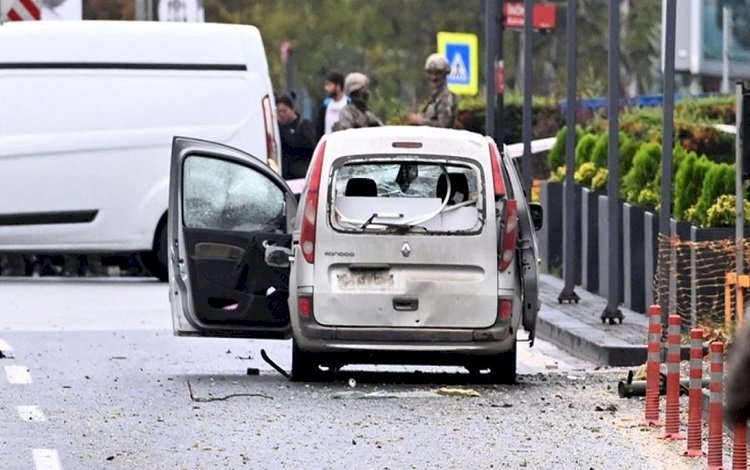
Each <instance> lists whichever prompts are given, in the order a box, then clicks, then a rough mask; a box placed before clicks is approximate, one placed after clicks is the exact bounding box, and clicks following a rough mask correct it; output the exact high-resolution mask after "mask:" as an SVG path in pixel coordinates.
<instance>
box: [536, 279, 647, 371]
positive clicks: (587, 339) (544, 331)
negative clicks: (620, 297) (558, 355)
mask: <svg viewBox="0 0 750 470" xmlns="http://www.w3.org/2000/svg"><path fill="white" fill-rule="evenodd" d="M539 284H540V289H539V297H540V300H541V302H542V307H541V309H540V311H539V318H538V319H537V336H538V337H539V338H541V339H543V340H545V341H549V342H550V343H552V344H554V345H556V346H557V347H559V348H561V349H564V350H566V351H568V352H569V353H571V354H573V355H575V356H578V357H582V358H584V359H587V360H590V361H593V362H596V363H598V364H602V365H608V366H635V365H641V364H643V363H645V362H646V337H647V333H648V318H647V316H646V315H644V314H642V313H638V312H634V311H632V310H628V309H626V308H625V307H622V306H620V311H621V312H622V313H623V315H624V316H625V318H624V319H623V321H622V324H619V323H616V324H614V325H610V324H609V322H606V323H602V320H601V314H602V312H603V311H604V308H605V307H606V306H607V299H605V298H603V297H599V296H597V295H594V294H592V293H590V292H588V291H586V290H584V289H583V288H582V287H580V286H576V288H575V292H576V294H578V296H579V297H580V298H581V300H580V301H579V302H578V303H577V304H575V303H574V304H568V303H564V304H560V303H558V301H557V297H558V295H559V294H560V292H562V290H563V287H564V285H565V283H564V282H563V280H562V279H559V278H557V277H554V276H551V275H548V274H541V275H540V277H539Z"/></svg>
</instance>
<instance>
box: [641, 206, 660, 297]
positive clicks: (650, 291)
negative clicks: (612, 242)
mask: <svg viewBox="0 0 750 470" xmlns="http://www.w3.org/2000/svg"><path fill="white" fill-rule="evenodd" d="M658 256H659V214H658V213H657V212H653V211H645V212H644V214H643V297H644V301H645V303H646V309H648V307H649V306H651V305H654V304H655V303H656V289H655V287H654V280H655V276H656V269H657V262H658Z"/></svg>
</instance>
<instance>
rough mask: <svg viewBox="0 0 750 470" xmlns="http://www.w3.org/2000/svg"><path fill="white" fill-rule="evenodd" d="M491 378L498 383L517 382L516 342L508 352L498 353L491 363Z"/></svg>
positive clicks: (511, 383)
mask: <svg viewBox="0 0 750 470" xmlns="http://www.w3.org/2000/svg"><path fill="white" fill-rule="evenodd" d="M490 380H491V381H492V382H493V383H496V384H506V385H513V384H515V383H516V342H515V340H514V341H513V347H512V348H511V349H510V350H509V351H506V352H503V353H500V354H497V355H496V356H495V357H494V359H493V361H492V364H490Z"/></svg>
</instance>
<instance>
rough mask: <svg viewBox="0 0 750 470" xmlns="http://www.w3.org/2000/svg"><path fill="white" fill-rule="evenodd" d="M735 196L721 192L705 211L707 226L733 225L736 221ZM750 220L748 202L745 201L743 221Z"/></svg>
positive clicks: (749, 204)
mask: <svg viewBox="0 0 750 470" xmlns="http://www.w3.org/2000/svg"><path fill="white" fill-rule="evenodd" d="M736 204H737V197H736V196H735V195H734V194H723V195H721V196H719V198H718V199H716V201H715V202H714V203H713V204H712V205H711V207H709V208H708V210H707V211H706V225H707V226H708V227H734V226H735V224H736V223H737V211H736ZM748 221H750V202H748V201H745V222H748Z"/></svg>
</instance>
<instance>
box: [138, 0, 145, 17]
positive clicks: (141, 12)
mask: <svg viewBox="0 0 750 470" xmlns="http://www.w3.org/2000/svg"><path fill="white" fill-rule="evenodd" d="M135 19H136V21H144V20H145V19H146V0H135Z"/></svg>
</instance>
